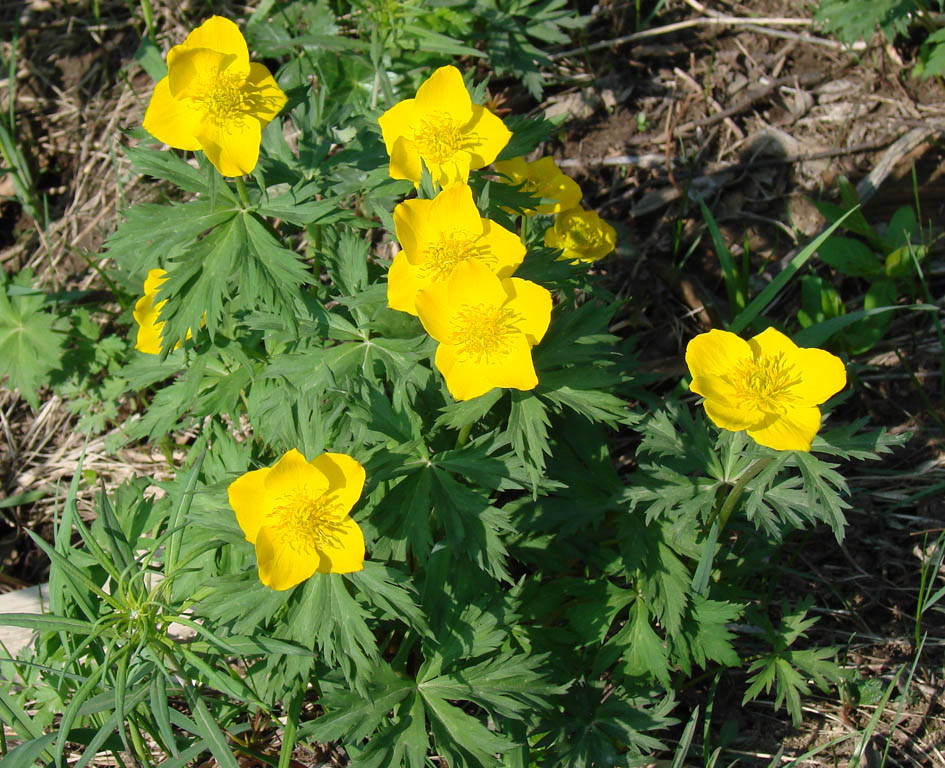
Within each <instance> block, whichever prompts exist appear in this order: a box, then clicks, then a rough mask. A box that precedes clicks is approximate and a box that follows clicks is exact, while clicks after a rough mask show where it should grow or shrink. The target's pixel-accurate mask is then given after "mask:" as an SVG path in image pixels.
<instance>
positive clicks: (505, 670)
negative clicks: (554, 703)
mask: <svg viewBox="0 0 945 768" xmlns="http://www.w3.org/2000/svg"><path fill="white" fill-rule="evenodd" d="M547 661H548V659H547V656H543V655H537V654H532V655H525V654H516V653H514V652H512V651H504V652H502V653H500V654H499V655H498V656H495V657H493V658H488V659H485V660H483V661H481V662H479V663H478V664H473V665H469V666H464V667H462V668H460V669H455V670H453V671H451V672H449V673H447V674H443V675H440V676H439V677H435V678H433V679H427V680H424V681H423V682H422V683H420V686H419V687H420V691H421V693H422V694H423V695H424V696H427V695H428V694H431V693H432V694H435V695H436V696H438V697H440V698H443V699H449V700H454V699H461V700H463V701H472V702H475V703H476V704H479V705H480V706H482V707H484V708H485V709H486V710H488V711H489V712H490V713H495V714H497V715H499V716H502V717H508V718H516V717H521V716H523V715H524V714H525V713H527V712H531V711H534V710H537V709H543V708H546V707H548V706H549V704H550V697H551V696H554V695H557V694H561V693H564V692H565V691H566V690H567V688H568V686H567V685H554V684H552V683H549V682H548V681H547V680H545V679H544V677H543V675H542V674H541V673H540V672H539V671H538V669H539V668H540V667H541V666H542V665H544V664H546V663H547Z"/></svg>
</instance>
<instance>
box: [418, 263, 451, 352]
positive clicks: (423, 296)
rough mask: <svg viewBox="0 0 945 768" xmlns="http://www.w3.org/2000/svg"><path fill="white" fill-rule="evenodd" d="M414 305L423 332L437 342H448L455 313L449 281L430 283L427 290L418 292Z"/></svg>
mask: <svg viewBox="0 0 945 768" xmlns="http://www.w3.org/2000/svg"><path fill="white" fill-rule="evenodd" d="M454 274H455V273H454ZM414 305H415V306H416V308H417V316H418V317H419V318H420V323H421V324H422V325H423V330H425V331H426V332H427V333H428V334H430V335H431V336H432V337H433V338H434V339H436V340H437V341H440V342H443V341H448V340H449V338H450V336H452V334H453V331H452V328H451V323H452V321H453V314H454V312H455V311H456V305H455V304H454V303H453V301H452V300H451V298H450V288H449V281H448V280H446V281H442V282H439V283H430V286H429V287H428V288H424V289H423V290H421V291H418V292H417V296H416V298H415V299H414Z"/></svg>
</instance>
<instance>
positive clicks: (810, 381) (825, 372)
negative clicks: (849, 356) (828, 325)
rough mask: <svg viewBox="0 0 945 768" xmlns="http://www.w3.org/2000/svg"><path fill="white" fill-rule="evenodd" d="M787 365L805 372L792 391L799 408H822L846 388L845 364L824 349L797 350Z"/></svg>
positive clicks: (791, 354)
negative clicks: (821, 405)
mask: <svg viewBox="0 0 945 768" xmlns="http://www.w3.org/2000/svg"><path fill="white" fill-rule="evenodd" d="M785 363H786V364H787V365H790V366H793V369H794V370H795V371H799V372H802V373H801V375H799V377H798V380H797V382H796V383H795V384H794V385H793V386H792V387H791V390H790V391H791V395H792V396H794V397H796V398H798V401H799V402H798V404H799V405H820V404H821V403H823V402H825V401H827V400H829V399H830V398H831V397H833V396H834V395H835V394H837V392H839V391H840V390H841V389H843V388H844V387H845V386H846V385H847V369H846V366H845V365H844V364H843V361H842V360H841V359H840V358H839V357H837V356H836V355H832V354H830V353H829V352H827V351H825V350H823V349H806V348H803V347H796V348H795V349H794V350H793V351H791V352H789V353H788V354H787V355H786V357H785Z"/></svg>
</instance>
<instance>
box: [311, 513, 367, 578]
mask: <svg viewBox="0 0 945 768" xmlns="http://www.w3.org/2000/svg"><path fill="white" fill-rule="evenodd" d="M318 553H319V555H320V556H321V557H320V559H319V563H318V572H319V573H352V572H354V571H360V570H363V568H364V534H363V533H362V532H361V528H360V527H359V526H358V524H357V523H356V522H354V520H352V519H351V518H350V517H347V518H345V519H344V520H341V521H340V522H338V523H337V524H336V525H334V526H332V533H331V536H329V537H328V538H327V539H326V540H325V541H324V542H323V543H322V544H320V545H319V547H318ZM306 578H308V577H306Z"/></svg>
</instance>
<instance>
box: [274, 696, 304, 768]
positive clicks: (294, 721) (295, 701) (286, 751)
mask: <svg viewBox="0 0 945 768" xmlns="http://www.w3.org/2000/svg"><path fill="white" fill-rule="evenodd" d="M304 698H305V686H304V685H299V688H298V690H297V691H296V692H295V695H294V696H293V697H292V698H291V699H290V700H289V706H288V707H287V708H286V709H287V712H286V717H285V731H284V733H283V735H282V747H281V748H280V749H279V768H289V766H290V765H291V763H292V751H293V750H294V749H295V738H296V735H295V734H296V729H297V727H298V723H299V713H301V711H302V700H303V699H304Z"/></svg>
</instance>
